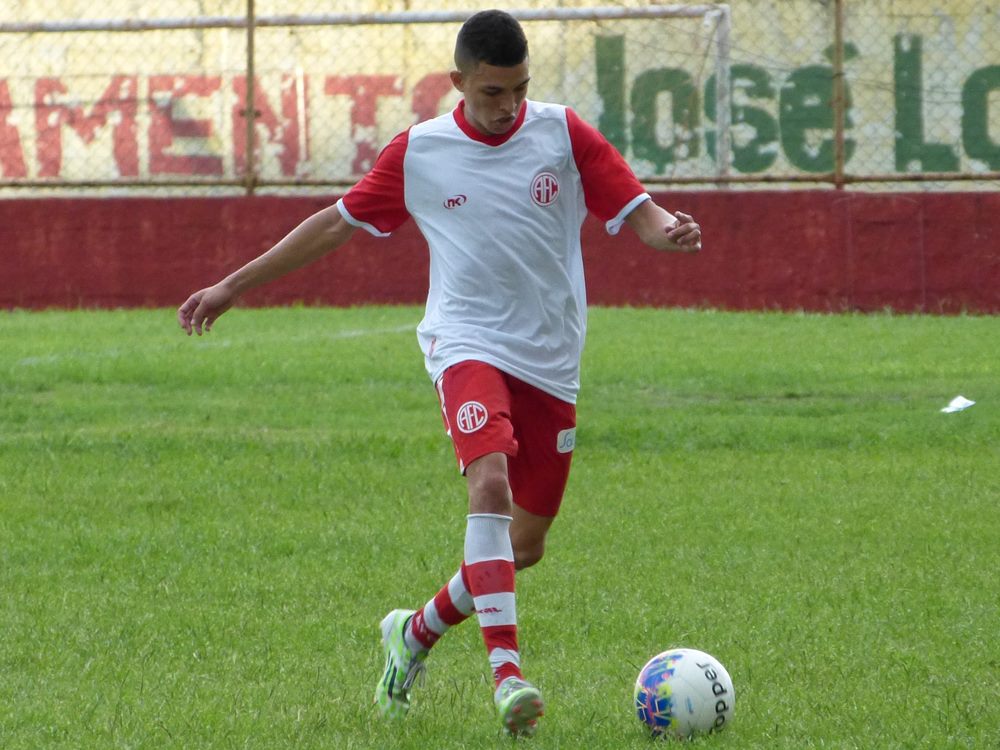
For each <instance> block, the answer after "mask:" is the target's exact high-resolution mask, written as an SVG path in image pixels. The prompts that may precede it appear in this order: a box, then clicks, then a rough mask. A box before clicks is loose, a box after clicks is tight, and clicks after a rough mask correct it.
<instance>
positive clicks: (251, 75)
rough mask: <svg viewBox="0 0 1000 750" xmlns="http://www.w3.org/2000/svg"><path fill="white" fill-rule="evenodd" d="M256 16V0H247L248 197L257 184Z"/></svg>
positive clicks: (246, 173)
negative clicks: (254, 44)
mask: <svg viewBox="0 0 1000 750" xmlns="http://www.w3.org/2000/svg"><path fill="white" fill-rule="evenodd" d="M256 25H257V24H256V14H255V11H254V0H247V27H246V30H247V65H246V74H247V84H246V91H247V97H246V98H247V100H246V109H245V110H244V111H243V114H244V116H245V117H246V120H247V146H246V158H245V159H244V164H245V165H246V166H245V170H246V172H245V174H244V175H243V184H244V186H245V187H246V193H247V195H253V191H254V187H255V185H256V184H257V128H256V123H257V114H258V112H257V106H256V96H255V93H256V92H255V89H256V85H257V84H256V80H255V79H256V75H255V70H254V68H255V66H254V46H253V43H254V31H255V30H256Z"/></svg>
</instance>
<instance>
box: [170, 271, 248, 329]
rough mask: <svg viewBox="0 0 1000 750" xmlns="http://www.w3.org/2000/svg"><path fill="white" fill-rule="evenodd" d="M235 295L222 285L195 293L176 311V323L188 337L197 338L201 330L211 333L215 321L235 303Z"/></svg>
mask: <svg viewBox="0 0 1000 750" xmlns="http://www.w3.org/2000/svg"><path fill="white" fill-rule="evenodd" d="M236 299H237V295H236V294H235V293H234V292H233V291H232V289H230V288H229V287H228V286H226V285H225V284H224V283H219V284H216V285H215V286H210V287H208V288H206V289H202V290H200V291H197V292H195V293H194V294H192V295H191V296H190V297H188V298H187V302H185V303H184V304H183V305H181V306H180V307H179V308H178V309H177V322H178V323H180V326H181V328H183V329H184V330H185V332H187V335H188V336H190V335H191V332H192V331H194V332H195V333H197V334H198V335H199V336H201V334H202V328H203V327H204V330H205V332H208V331H211V330H212V326H213V325H214V324H215V321H216V320H218V318H219V316H220V315H222V313H224V312H225V311H226V310H228V309H229V308H230V307H232V306H233V304H234V303H235V302H236Z"/></svg>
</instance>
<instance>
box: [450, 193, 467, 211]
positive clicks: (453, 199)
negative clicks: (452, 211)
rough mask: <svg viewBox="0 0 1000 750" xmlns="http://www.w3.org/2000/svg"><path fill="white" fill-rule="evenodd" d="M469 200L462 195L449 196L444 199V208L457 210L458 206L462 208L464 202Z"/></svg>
mask: <svg viewBox="0 0 1000 750" xmlns="http://www.w3.org/2000/svg"><path fill="white" fill-rule="evenodd" d="M467 200H469V199H468V197H467V196H464V195H462V194H461V193H460V194H458V195H450V196H448V197H447V198H445V199H444V207H445V208H458V207H459V206H464V205H465V202H466V201H467Z"/></svg>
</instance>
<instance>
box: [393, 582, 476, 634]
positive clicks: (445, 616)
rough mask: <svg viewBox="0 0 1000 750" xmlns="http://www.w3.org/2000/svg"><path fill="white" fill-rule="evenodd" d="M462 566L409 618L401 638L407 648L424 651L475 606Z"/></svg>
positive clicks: (466, 616)
mask: <svg viewBox="0 0 1000 750" xmlns="http://www.w3.org/2000/svg"><path fill="white" fill-rule="evenodd" d="M464 572H465V566H464V565H463V566H462V569H461V570H459V571H458V572H457V573H456V574H455V575H454V576H453V577H452V579H451V580H450V581H448V583H446V584H445V585H444V586H443V587H442V588H441V590H440V591H438V592H437V593H436V594H435V595H434V598H433V599H431V600H430V601H429V602H427V604H425V605H424V606H423V607H422V608H421V609H420V610H419V611H418V612H417V613H416V614H414V615H413V617H412V618H410V622H409V624H408V626H407V628H406V633H405V634H404V638H405V639H406V645H407V646H408V647H409V649H410V650H411V651H413V652H414V653H417V652H419V651H427V650H429V649H430V648H431V646H433V645H434V644H435V643H437V642H438V639H439V638H440V637H441V636H442V635H444V634H445V633H446V632H448V630H449V628H452V627H454V626H455V625H458V623H460V622H462V621H463V620H466V619H468V617H469V616H470V615H472V613H473V612H475V611H476V607H475V605H474V604H473V601H472V594H470V593H469V590H468V588H467V587H466V584H465V581H464V580H463V574H464Z"/></svg>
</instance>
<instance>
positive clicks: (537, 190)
mask: <svg viewBox="0 0 1000 750" xmlns="http://www.w3.org/2000/svg"><path fill="white" fill-rule="evenodd" d="M558 197H559V180H557V179H556V176H555V175H554V174H552V173H551V172H540V173H539V174H537V175H535V179H533V180H532V181H531V200H533V201H534V202H535V205H536V206H551V205H552V204H553V203H555V202H556V198H558Z"/></svg>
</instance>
